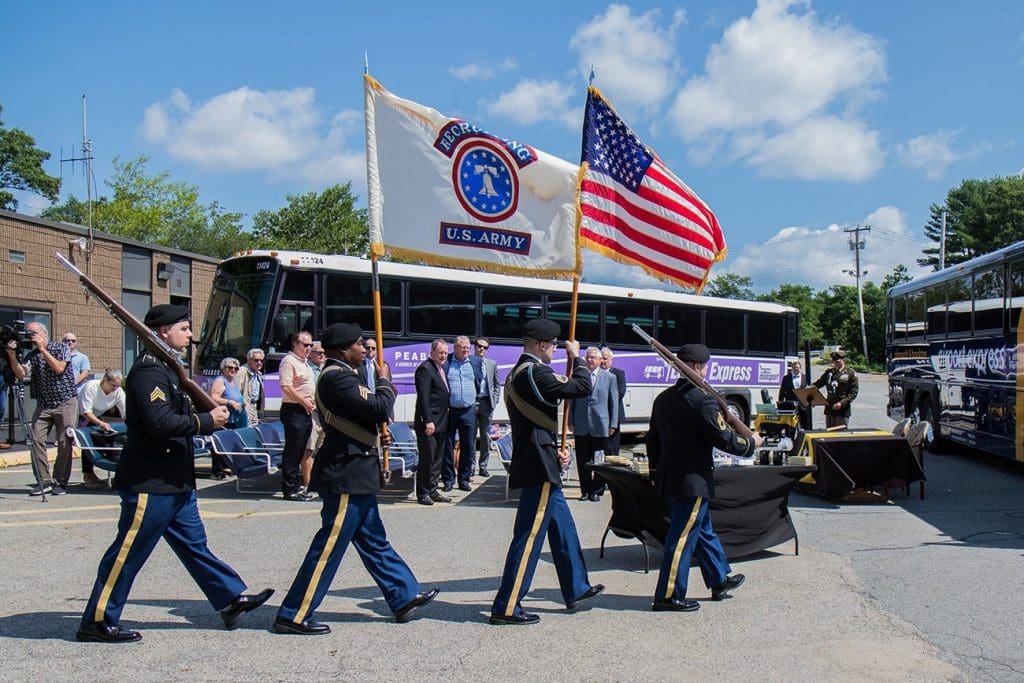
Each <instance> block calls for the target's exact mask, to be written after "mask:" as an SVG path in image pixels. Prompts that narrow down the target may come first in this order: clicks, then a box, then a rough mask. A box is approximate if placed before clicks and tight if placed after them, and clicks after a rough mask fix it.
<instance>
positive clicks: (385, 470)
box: [363, 50, 391, 483]
mask: <svg viewBox="0 0 1024 683" xmlns="http://www.w3.org/2000/svg"><path fill="white" fill-rule="evenodd" d="M369 75H370V54H369V52H368V51H367V50H363V76H364V80H365V77H367V76H369ZM365 87H366V86H365V83H364V92H365V93H366V95H365V97H366V98H367V101H369V91H368V90H365ZM366 140H367V147H369V144H370V123H369V121H367V125H366ZM369 156H370V155H369V154H367V161H368V162H369ZM366 174H367V187H368V188H370V187H373V183H370V182H369V175H370V165H369V163H367V166H366ZM367 203H368V204H370V205H371V207H370V208H369V210H368V213H369V214H371V215H370V216H369V222H370V223H371V225H372V223H373V222H374V221H379V220H380V215H379V213H378V212H377V211H375V210H374V208H375V207H374V206H373V202H367ZM378 234H379V231H378ZM377 258H378V257H377V250H376V249H374V248H373V244H372V240H371V244H370V291H371V296H372V297H373V329H374V337H375V338H376V340H377V357H376V358H374V359H373V364H374V369H381V368H383V367H384V316H383V314H382V313H381V305H380V272H379V270H378V268H377ZM366 370H367V372H370V371H371V368H367V369H366ZM367 380H369V377H367ZM380 435H381V438H382V439H383V438H384V437H386V436H387V435H388V422H387V420H385V421H384V422H382V423H381V425H380ZM381 456H382V462H381V476H382V477H383V479H384V481H385V483H386V482H388V481H391V461H390V448H389V447H388V446H387V444H385V443H382V444H381Z"/></svg>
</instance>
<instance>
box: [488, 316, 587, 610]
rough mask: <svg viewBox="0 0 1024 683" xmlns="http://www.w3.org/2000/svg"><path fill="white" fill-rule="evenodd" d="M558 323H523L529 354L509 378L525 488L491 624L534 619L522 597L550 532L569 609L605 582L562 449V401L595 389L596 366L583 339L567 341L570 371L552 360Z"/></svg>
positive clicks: (515, 464)
mask: <svg viewBox="0 0 1024 683" xmlns="http://www.w3.org/2000/svg"><path fill="white" fill-rule="evenodd" d="M559 332H560V329H559V327H558V324H557V323H555V322H552V321H550V320H531V321H529V322H528V323H526V325H524V326H523V355H521V356H520V357H519V360H518V362H517V363H516V365H515V367H514V368H513V369H512V371H511V372H510V373H509V375H508V378H507V379H506V380H505V401H506V405H507V407H508V413H509V420H510V421H511V423H512V467H511V470H510V473H509V486H510V487H511V488H518V489H521V492H520V496H519V509H518V511H517V512H516V522H515V527H514V529H513V534H512V544H511V545H510V546H509V549H508V556H507V557H506V559H505V571H504V574H503V575H502V579H501V587H500V588H499V589H498V594H497V595H496V596H495V598H494V604H493V605H492V607H491V617H490V623H492V624H533V623H536V622H537V621H539V620H540V617H539V616H537V615H536V614H531V613H529V612H525V611H523V608H522V605H521V604H520V602H521V601H522V599H523V597H524V596H525V595H526V593H527V592H528V591H529V590H530V583H531V582H532V581H533V572H534V570H535V569H536V568H537V560H538V559H539V558H540V551H541V547H542V546H543V544H544V536H545V535H547V537H548V543H549V544H550V546H551V556H552V558H553V560H554V563H555V570H556V571H557V572H558V583H559V585H560V587H561V589H562V597H563V598H564V599H565V606H566V608H567V609H569V610H570V611H571V610H575V609H576V608H578V607H579V606H580V604H581V603H582V602H583V601H585V600H589V599H590V598H593V597H595V596H596V595H598V594H600V593H601V591H603V590H604V586H602V585H601V584H595V585H593V586H592V585H590V580H589V578H588V577H587V567H586V564H585V563H584V560H583V550H582V548H580V539H579V536H578V535H577V533H576V524H575V523H574V522H573V519H572V513H570V512H569V506H568V505H567V504H566V502H565V496H563V495H562V487H561V477H560V470H561V468H562V467H566V466H568V464H569V454H568V452H567V451H564V450H563V451H561V452H558V451H557V450H556V444H557V440H556V437H555V430H556V428H557V426H558V425H557V416H558V401H559V400H561V399H565V398H584V397H586V396H589V395H590V390H591V385H590V373H589V372H588V371H587V368H586V366H585V365H584V364H583V363H582V362H581V361H580V359H579V357H578V356H579V350H580V345H579V344H578V343H577V342H575V341H568V342H566V343H565V351H566V353H567V354H568V356H569V358H571V359H572V361H573V372H572V377H571V378H569V377H564V376H561V375H556V374H555V372H554V371H553V370H552V369H551V368H550V367H548V365H547V364H548V363H551V357H552V355H553V354H554V352H555V348H556V347H557V346H558V342H557V341H556V338H557V337H558V334H559Z"/></svg>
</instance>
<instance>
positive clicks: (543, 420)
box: [505, 363, 558, 432]
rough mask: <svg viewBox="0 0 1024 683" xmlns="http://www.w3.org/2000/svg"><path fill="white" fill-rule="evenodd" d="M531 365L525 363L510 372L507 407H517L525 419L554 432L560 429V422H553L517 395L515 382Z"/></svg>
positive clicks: (506, 383) (507, 379)
mask: <svg viewBox="0 0 1024 683" xmlns="http://www.w3.org/2000/svg"><path fill="white" fill-rule="evenodd" d="M531 365H533V363H523V364H522V365H520V366H519V367H518V368H516V369H515V371H514V372H510V373H509V375H508V377H506V378H505V401H506V407H511V406H508V405H507V404H508V403H511V404H512V405H514V406H515V407H516V410H518V411H519V412H520V413H522V414H523V417H525V418H526V419H527V420H529V421H530V422H532V423H533V424H535V425H537V426H538V427H540V428H541V429H546V430H548V431H549V432H553V431H555V430H557V429H558V422H557V421H555V420H552V419H551V418H550V417H548V416H547V415H545V414H544V412H543V411H541V410H538V409H537V408H536V407H535V406H532V405H530V404H529V403H527V402H526V401H525V400H523V398H522V397H521V396H520V395H519V394H518V393H516V388H515V385H514V384H513V380H514V379H515V378H516V377H517V376H518V375H519V373H521V372H522V371H523V370H525V369H527V368H528V367H530V366H531Z"/></svg>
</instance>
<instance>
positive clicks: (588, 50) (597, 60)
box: [569, 4, 686, 108]
mask: <svg viewBox="0 0 1024 683" xmlns="http://www.w3.org/2000/svg"><path fill="white" fill-rule="evenodd" d="M685 22H686V13H685V11H684V10H677V11H676V12H675V13H674V14H673V15H672V18H671V19H670V20H669V22H668V25H667V26H663V25H661V13H660V12H659V11H658V10H656V9H655V10H650V11H648V12H644V13H643V14H640V15H638V16H634V15H633V13H632V10H631V9H630V8H629V7H628V6H627V5H617V4H613V5H609V6H608V9H607V11H605V13H604V14H603V15H598V16H596V17H594V18H593V19H592V20H591V21H590V22H589V23H588V24H585V25H584V26H581V27H580V28H579V29H577V30H576V33H575V34H573V37H572V39H571V40H570V41H569V47H571V48H572V49H573V50H575V51H576V53H577V54H578V55H579V68H580V73H581V74H582V75H583V76H584V78H586V77H588V76H589V75H590V69H591V67H593V68H594V70H595V72H596V74H597V80H596V84H597V85H599V86H600V87H601V89H602V90H606V91H608V92H609V93H613V94H614V96H615V99H617V100H619V101H622V102H628V103H630V104H632V105H636V106H640V107H644V108H651V107H654V106H656V105H658V104H659V103H660V102H661V101H662V100H663V99H664V98H665V97H666V96H667V95H668V94H669V93H670V92H671V90H672V88H673V86H674V80H675V77H676V74H677V73H678V72H679V70H680V68H679V65H678V61H677V58H676V55H675V50H674V48H673V42H674V40H675V34H676V30H677V29H678V28H679V27H680V26H681V25H683V24H684V23H685Z"/></svg>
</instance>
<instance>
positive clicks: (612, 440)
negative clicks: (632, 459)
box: [601, 346, 626, 455]
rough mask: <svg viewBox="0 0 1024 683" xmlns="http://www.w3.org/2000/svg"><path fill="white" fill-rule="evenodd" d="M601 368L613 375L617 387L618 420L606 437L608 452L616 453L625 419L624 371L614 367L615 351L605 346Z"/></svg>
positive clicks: (620, 441) (602, 351) (602, 350)
mask: <svg viewBox="0 0 1024 683" xmlns="http://www.w3.org/2000/svg"><path fill="white" fill-rule="evenodd" d="M601 369H602V370H607V371H608V372H610V373H612V374H613V375H615V381H616V383H617V386H618V388H619V422H618V424H616V425H615V433H614V434H612V435H611V437H609V439H608V453H610V454H611V455H618V454H619V449H620V447H621V446H622V421H623V420H625V419H626V403H625V400H626V371H625V370H623V369H622V368H617V367H615V353H614V352H613V351H612V350H611V349H610V348H608V347H607V346H605V347H604V348H602V349H601Z"/></svg>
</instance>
